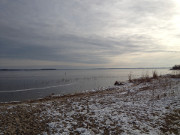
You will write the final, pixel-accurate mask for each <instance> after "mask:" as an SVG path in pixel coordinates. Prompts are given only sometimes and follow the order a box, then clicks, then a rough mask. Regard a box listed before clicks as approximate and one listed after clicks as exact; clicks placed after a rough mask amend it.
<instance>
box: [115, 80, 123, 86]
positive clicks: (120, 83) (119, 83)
mask: <svg viewBox="0 0 180 135" xmlns="http://www.w3.org/2000/svg"><path fill="white" fill-rule="evenodd" d="M114 85H117V86H119V85H124V82H119V81H116V82H115V83H114Z"/></svg>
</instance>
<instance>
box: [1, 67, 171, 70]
mask: <svg viewBox="0 0 180 135" xmlns="http://www.w3.org/2000/svg"><path fill="white" fill-rule="evenodd" d="M108 69H170V67H151V68H89V69H55V68H42V69H6V68H5V69H0V71H44V70H108ZM171 70H173V69H171Z"/></svg>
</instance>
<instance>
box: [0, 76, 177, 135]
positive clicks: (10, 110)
mask: <svg viewBox="0 0 180 135" xmlns="http://www.w3.org/2000/svg"><path fill="white" fill-rule="evenodd" d="M0 134H44V135H46V134H51V135H54V134H64V135H69V134H81V135H88V134H89V135H94V134H99V135H101V134H104V135H109V134H111V135H117V134H152V135H156V134H175V135H176V134H180V78H179V77H176V76H170V75H165V76H160V77H158V78H149V79H142V78H140V79H136V80H133V81H132V82H129V81H126V82H124V84H123V85H120V86H114V87H112V88H107V89H104V90H97V91H88V92H84V93H77V94H73V95H72V94H69V95H65V96H57V95H51V96H49V97H46V98H43V99H39V100H31V101H26V102H14V103H13V102H12V103H1V104H0Z"/></svg>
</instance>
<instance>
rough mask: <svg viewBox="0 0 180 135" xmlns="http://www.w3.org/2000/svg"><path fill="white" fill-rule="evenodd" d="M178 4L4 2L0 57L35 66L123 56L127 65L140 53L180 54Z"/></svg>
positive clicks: (155, 0) (0, 4) (154, 0)
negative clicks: (42, 62)
mask: <svg viewBox="0 0 180 135" xmlns="http://www.w3.org/2000/svg"><path fill="white" fill-rule="evenodd" d="M176 5H177V3H175V1H172V0H169V1H163V0H151V1H148V0H136V1H133V0H126V1H124V0H112V1H109V0H104V1H101V0H96V1H95V0H84V1H80V0H74V1H71V0H70V1H63V0H52V1H49V0H39V1H35V0H31V1H23V0H16V1H10V0H2V1H0V18H1V20H0V58H2V59H6V60H7V59H9V60H11V59H16V61H18V60H20V61H23V60H26V59H27V60H28V61H29V62H30V63H32V66H33V64H35V62H32V61H36V62H37V61H48V62H47V63H50V61H52V62H54V63H56V64H57V65H61V64H59V63H66V65H71V66H73V65H75V63H79V65H84V66H85V65H86V66H90V65H92V66H95V65H97V64H101V65H102V66H108V65H111V64H112V63H114V62H115V61H116V62H117V63H120V62H121V61H120V60H119V62H118V58H122V57H123V59H127V64H126V63H125V62H123V63H124V65H126V66H127V65H128V64H130V62H131V60H130V59H129V58H130V57H131V56H134V54H144V53H147V55H150V53H156V54H157V53H159V54H161V53H164V55H166V53H168V52H169V53H170V52H171V53H179V51H180V48H179V47H178V46H179V43H180V40H179V38H178V36H177V35H179V34H180V31H179V29H178V28H180V25H178V24H177V23H176V22H177V20H178V19H179V18H180V15H179V12H178V8H177V6H176ZM179 20H180V19H179ZM160 56H161V59H162V60H164V59H163V55H160ZM138 59H139V58H138ZM128 60H129V61H128ZM136 61H138V60H136ZM141 62H142V63H143V61H141ZM30 63H29V65H31V64H30ZM67 63H69V64H67ZM6 64H7V63H6ZM7 65H8V64H7ZM10 65H12V64H10ZM42 65H44V64H42ZM47 65H48V64H47ZM119 66H121V65H119ZM129 66H130V65H129Z"/></svg>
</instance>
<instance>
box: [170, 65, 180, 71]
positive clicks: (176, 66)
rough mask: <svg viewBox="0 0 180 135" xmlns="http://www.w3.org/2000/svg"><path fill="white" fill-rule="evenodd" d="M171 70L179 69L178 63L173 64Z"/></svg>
mask: <svg viewBox="0 0 180 135" xmlns="http://www.w3.org/2000/svg"><path fill="white" fill-rule="evenodd" d="M171 70H180V65H175V66H173V67H172V68H171Z"/></svg>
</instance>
